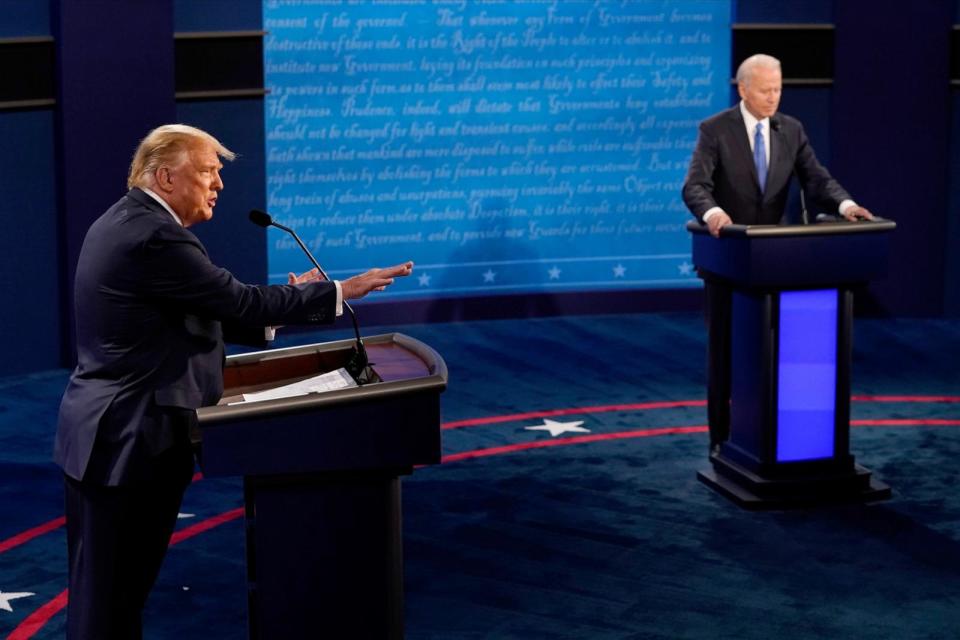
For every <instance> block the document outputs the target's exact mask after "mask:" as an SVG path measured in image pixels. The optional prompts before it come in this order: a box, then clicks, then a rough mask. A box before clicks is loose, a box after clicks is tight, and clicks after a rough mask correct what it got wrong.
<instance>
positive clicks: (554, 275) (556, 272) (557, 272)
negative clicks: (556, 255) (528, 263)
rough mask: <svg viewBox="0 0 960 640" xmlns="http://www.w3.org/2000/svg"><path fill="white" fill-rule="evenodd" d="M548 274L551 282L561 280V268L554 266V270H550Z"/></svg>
mask: <svg viewBox="0 0 960 640" xmlns="http://www.w3.org/2000/svg"><path fill="white" fill-rule="evenodd" d="M547 273H548V274H550V279H551V280H559V279H560V268H559V267H557V266H556V265H554V267H553V268H552V269H548V270H547Z"/></svg>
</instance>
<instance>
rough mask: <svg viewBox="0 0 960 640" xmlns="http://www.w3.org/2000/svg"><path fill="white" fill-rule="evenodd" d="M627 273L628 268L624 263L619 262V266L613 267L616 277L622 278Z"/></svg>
mask: <svg viewBox="0 0 960 640" xmlns="http://www.w3.org/2000/svg"><path fill="white" fill-rule="evenodd" d="M626 273H627V268H626V267H625V266H623V265H622V264H618V265H617V266H615V267H614V268H613V277H614V278H622V277H623V276H625V275H626Z"/></svg>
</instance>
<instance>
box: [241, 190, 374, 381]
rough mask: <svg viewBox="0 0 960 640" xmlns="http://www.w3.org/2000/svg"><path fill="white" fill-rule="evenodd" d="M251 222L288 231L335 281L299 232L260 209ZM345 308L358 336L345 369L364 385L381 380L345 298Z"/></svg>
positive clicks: (354, 313) (319, 268)
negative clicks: (371, 364) (311, 251)
mask: <svg viewBox="0 0 960 640" xmlns="http://www.w3.org/2000/svg"><path fill="white" fill-rule="evenodd" d="M250 222H252V223H253V224H255V225H257V226H258V227H263V228H267V227H276V228H277V229H280V230H281V231H286V232H287V233H289V234H290V235H291V236H293V239H294V240H296V241H297V244H298V245H300V248H301V249H302V250H303V252H304V253H305V254H306V255H307V258H309V259H310V262H311V264H313V266H314V267H316V268H317V271H319V272H320V275H321V276H323V277H324V279H326V280H328V281H330V282H333V281H332V280H330V277H329V276H328V275H327V272H326V271H324V270H323V267H321V266H320V263H319V262H317V259H316V258H314V257H313V254H312V253H310V250H309V249H307V245H305V244H303V240H301V239H300V236H298V235H297V232H296V231H294V230H293V229H291V228H290V227H285V226H283V225H282V224H280V223H279V222H276V221H274V219H273V217H272V216H271V215H270V214H269V213H267V212H266V211H260V210H259V209H253V210H251V211H250ZM343 308H344V309H346V310H347V312H348V313H349V314H350V319H351V320H353V332H354V334H355V335H356V337H357V343H356V345H355V346H354V349H353V355H351V356H350V358H349V359H348V360H347V363H346V364H345V365H344V369H346V370H347V372H348V373H349V374H350V375H351V376H352V377H353V379H354V380H356V381H357V384H359V385H364V384H367V383H369V382H376V381H377V380H379V377H378V376H377V374H376V372H375V371H374V370H373V369H372V368H371V367H370V360H369V358H368V357H367V348H366V347H364V346H363V338H361V337H360V324H359V323H358V322H357V314H356V312H355V311H354V310H353V307H351V306H350V304H349V303H348V302H347V301H346V300H344V301H343Z"/></svg>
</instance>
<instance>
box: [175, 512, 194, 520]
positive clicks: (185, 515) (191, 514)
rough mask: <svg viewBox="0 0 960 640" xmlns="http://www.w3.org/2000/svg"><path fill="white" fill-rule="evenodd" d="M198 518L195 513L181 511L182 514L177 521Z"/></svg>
mask: <svg viewBox="0 0 960 640" xmlns="http://www.w3.org/2000/svg"><path fill="white" fill-rule="evenodd" d="M196 517H197V514H195V513H184V512H182V511H181V512H180V513H178V514H177V520H183V519H184V518H196Z"/></svg>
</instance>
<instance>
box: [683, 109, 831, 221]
mask: <svg viewBox="0 0 960 640" xmlns="http://www.w3.org/2000/svg"><path fill="white" fill-rule="evenodd" d="M771 120H772V121H773V122H775V123H776V125H775V126H773V125H772V126H771V131H770V163H769V166H768V169H767V184H766V189H765V190H764V192H763V193H761V192H760V182H759V180H758V178H757V169H756V166H755V165H754V163H753V153H752V152H751V151H750V140H749V138H748V137H747V129H746V125H744V123H743V114H742V113H741V112H740V106H739V105H737V106H734V107H733V108H731V109H727V110H726V111H721V112H720V113H718V114H717V115H715V116H712V117H710V118H707V119H706V120H704V121H703V122H702V123H700V134H699V137H698V138H697V146H696V148H695V149H694V152H693V156H692V157H691V159H690V167H689V169H688V170H687V178H686V180H685V181H684V185H683V201H684V202H685V203H686V204H687V208H689V209H690V211H691V212H692V213H693V215H695V216H696V217H697V219H698V220H700V221H701V222H703V214H704V213H706V212H707V211H709V210H710V209H711V208H713V207H721V208H722V209H723V210H724V211H726V213H727V215H729V216H730V219H731V220H733V222H735V223H736V224H779V223H780V219H781V217H782V216H783V213H784V210H785V208H786V204H787V195H788V193H789V189H790V180H791V178H792V177H793V176H794V174H796V176H797V178H798V179H799V180H800V186H801V187H803V189H804V191H805V192H806V194H807V196H808V197H810V198H812V199H813V200H814V201H815V203H816V204H817V205H819V207H821V208H822V209H823V210H824V211H828V212H830V213H836V212H837V210H838V208H839V206H840V203H841V202H843V201H844V200H848V199H850V195H849V194H848V193H847V192H846V191H845V190H844V189H843V187H841V186H840V185H839V184H838V183H837V181H836V180H834V179H833V178H832V177H831V176H830V172H829V171H827V169H826V168H825V167H824V166H823V165H821V164H820V162H819V161H818V160H817V156H816V154H815V153H814V152H813V148H812V147H811V146H810V141H809V140H808V139H807V134H806V132H805V131H804V130H803V125H802V124H801V123H800V121H799V120H797V119H796V118H791V117H790V116H787V115H783V114H780V113H778V114H776V115H775V116H774V117H773V118H772V119H771Z"/></svg>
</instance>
